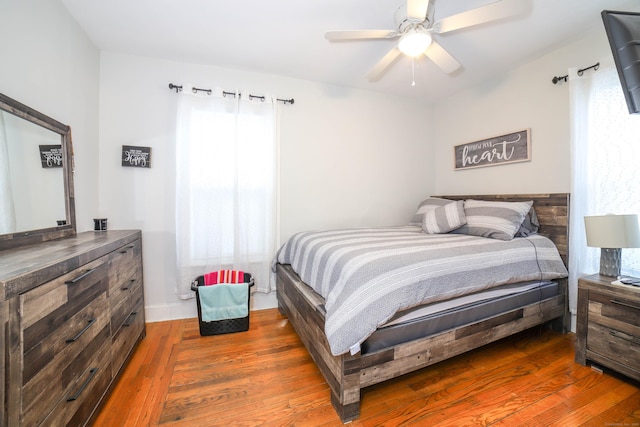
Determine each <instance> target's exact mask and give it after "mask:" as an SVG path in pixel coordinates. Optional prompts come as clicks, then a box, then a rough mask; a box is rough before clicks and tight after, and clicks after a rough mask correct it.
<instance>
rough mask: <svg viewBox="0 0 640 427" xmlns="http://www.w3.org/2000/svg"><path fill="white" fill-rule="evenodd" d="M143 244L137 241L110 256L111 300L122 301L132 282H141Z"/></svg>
mask: <svg viewBox="0 0 640 427" xmlns="http://www.w3.org/2000/svg"><path fill="white" fill-rule="evenodd" d="M141 264H142V243H141V241H140V239H138V240H135V241H133V242H131V243H129V244H127V245H124V246H122V247H121V248H119V249H117V250H115V251H113V252H112V253H111V254H109V298H110V299H112V298H113V300H114V301H118V300H119V299H120V294H122V293H123V292H126V290H127V288H128V287H129V283H130V282H131V281H132V280H141V278H142V271H141V269H140V266H141Z"/></svg>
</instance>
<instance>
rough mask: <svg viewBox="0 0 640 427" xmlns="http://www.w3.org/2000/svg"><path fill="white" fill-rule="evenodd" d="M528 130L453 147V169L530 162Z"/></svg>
mask: <svg viewBox="0 0 640 427" xmlns="http://www.w3.org/2000/svg"><path fill="white" fill-rule="evenodd" d="M530 132H531V131H530V129H525V130H521V131H518V132H513V133H509V134H506V135H500V136H496V137H493V138H489V139H483V140H480V141H476V142H469V143H467V144H462V145H456V146H455V147H453V150H454V160H455V169H456V170H460V169H470V168H479V167H483V166H494V165H501V164H505V163H515V162H526V161H529V160H531V141H530Z"/></svg>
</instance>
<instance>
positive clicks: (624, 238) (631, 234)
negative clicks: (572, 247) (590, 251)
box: [584, 215, 640, 248]
mask: <svg viewBox="0 0 640 427" xmlns="http://www.w3.org/2000/svg"><path fill="white" fill-rule="evenodd" d="M584 225H585V230H586V233H587V246H591V247H595V248H638V247H640V228H639V227H638V215H600V216H585V217H584Z"/></svg>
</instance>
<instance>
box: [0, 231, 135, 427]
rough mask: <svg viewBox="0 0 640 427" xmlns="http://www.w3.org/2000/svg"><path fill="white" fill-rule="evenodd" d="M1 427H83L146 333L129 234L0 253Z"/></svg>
mask: <svg viewBox="0 0 640 427" xmlns="http://www.w3.org/2000/svg"><path fill="white" fill-rule="evenodd" d="M0 286H1V288H0V292H1V293H0V298H1V300H0V301H1V302H2V308H1V309H0V322H1V325H0V326H1V327H0V342H2V354H0V360H1V361H2V363H1V364H0V380H1V381H0V384H3V385H4V387H2V390H0V409H1V410H2V411H1V413H0V415H1V419H0V425H2V426H38V425H46V426H60V425H73V426H82V425H86V424H88V423H89V421H90V420H91V419H92V417H93V416H94V415H95V413H96V410H97V408H98V407H99V405H100V403H101V402H102V400H103V399H104V398H105V397H106V396H107V394H108V392H109V390H110V388H111V385H112V384H113V383H114V381H115V379H116V378H117V375H118V373H119V372H120V371H121V369H122V367H123V366H124V363H125V362H126V361H127V359H128V357H129V355H130V354H131V353H132V351H133V349H134V348H135V346H136V344H137V343H138V341H139V340H140V339H142V338H143V337H144V335H145V324H144V298H143V288H142V240H141V233H140V231H138V230H130V231H104V232H94V231H90V232H86V233H80V234H77V235H75V236H72V237H68V238H64V239H59V240H52V241H49V242H45V243H39V244H36V245H31V246H24V247H21V248H18V249H12V250H6V251H1V252H0Z"/></svg>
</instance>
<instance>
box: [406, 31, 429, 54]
mask: <svg viewBox="0 0 640 427" xmlns="http://www.w3.org/2000/svg"><path fill="white" fill-rule="evenodd" d="M430 44H431V34H429V31H427V30H424V29H418V28H411V29H410V30H409V31H407V32H406V33H405V34H404V35H403V36H402V37H400V41H399V42H398V49H400V51H401V52H402V53H404V54H405V55H408V56H418V55H420V54H421V53H424V51H425V50H427V48H428V47H429V45H430Z"/></svg>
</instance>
